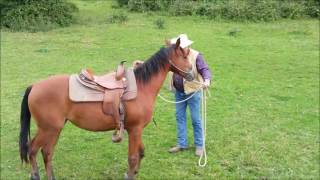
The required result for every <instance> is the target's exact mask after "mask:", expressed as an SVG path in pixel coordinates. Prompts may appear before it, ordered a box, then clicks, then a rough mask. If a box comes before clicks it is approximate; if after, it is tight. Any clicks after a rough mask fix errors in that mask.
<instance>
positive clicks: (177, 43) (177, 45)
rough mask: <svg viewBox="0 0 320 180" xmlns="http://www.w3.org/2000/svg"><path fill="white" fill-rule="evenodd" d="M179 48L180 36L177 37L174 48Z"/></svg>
mask: <svg viewBox="0 0 320 180" xmlns="http://www.w3.org/2000/svg"><path fill="white" fill-rule="evenodd" d="M178 48H180V38H178V39H177V42H176V49H178Z"/></svg>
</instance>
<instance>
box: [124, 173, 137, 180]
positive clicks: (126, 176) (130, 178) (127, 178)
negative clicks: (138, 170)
mask: <svg viewBox="0 0 320 180" xmlns="http://www.w3.org/2000/svg"><path fill="white" fill-rule="evenodd" d="M124 179H125V180H135V178H134V177H129V176H128V173H124Z"/></svg>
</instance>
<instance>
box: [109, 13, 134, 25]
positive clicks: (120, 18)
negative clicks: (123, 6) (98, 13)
mask: <svg viewBox="0 0 320 180" xmlns="http://www.w3.org/2000/svg"><path fill="white" fill-rule="evenodd" d="M128 19H129V18H128V15H127V14H125V13H124V12H117V13H114V14H112V15H111V16H110V17H109V18H108V19H107V22H108V23H120V24H123V23H126V22H127V21H128Z"/></svg>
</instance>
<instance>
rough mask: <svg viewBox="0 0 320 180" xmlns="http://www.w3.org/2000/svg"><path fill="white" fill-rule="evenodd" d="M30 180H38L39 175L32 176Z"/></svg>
mask: <svg viewBox="0 0 320 180" xmlns="http://www.w3.org/2000/svg"><path fill="white" fill-rule="evenodd" d="M30 179H31V180H40V176H39V174H32V175H31V177H30Z"/></svg>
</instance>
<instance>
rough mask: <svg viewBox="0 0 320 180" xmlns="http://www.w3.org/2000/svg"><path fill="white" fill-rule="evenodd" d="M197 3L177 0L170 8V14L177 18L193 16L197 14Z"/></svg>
mask: <svg viewBox="0 0 320 180" xmlns="http://www.w3.org/2000/svg"><path fill="white" fill-rule="evenodd" d="M195 5H197V4H196V2H193V1H184V0H176V1H175V2H174V3H173V4H172V5H171V6H170V7H169V12H170V14H172V15H175V16H186V15H190V16H191V15H193V13H194V12H196V7H195Z"/></svg>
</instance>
